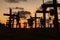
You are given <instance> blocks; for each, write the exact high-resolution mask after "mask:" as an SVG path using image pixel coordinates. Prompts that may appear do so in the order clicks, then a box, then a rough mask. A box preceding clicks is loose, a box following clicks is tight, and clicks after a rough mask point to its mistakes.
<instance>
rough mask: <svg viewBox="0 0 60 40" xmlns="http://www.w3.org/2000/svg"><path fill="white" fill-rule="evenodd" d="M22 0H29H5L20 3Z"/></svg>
mask: <svg viewBox="0 0 60 40" xmlns="http://www.w3.org/2000/svg"><path fill="white" fill-rule="evenodd" d="M20 1H27V0H5V2H8V3H19V2H20Z"/></svg>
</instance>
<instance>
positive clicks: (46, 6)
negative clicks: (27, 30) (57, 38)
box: [4, 0, 60, 29]
mask: <svg viewBox="0 0 60 40" xmlns="http://www.w3.org/2000/svg"><path fill="white" fill-rule="evenodd" d="M41 6H42V9H43V10H42V11H40V10H36V13H43V19H44V21H43V26H44V28H45V27H46V13H51V14H52V13H53V14H54V22H55V23H54V27H55V28H57V29H58V12H57V7H60V3H57V0H53V3H52V4H45V3H44V0H43V4H42V5H41ZM50 7H53V9H51V10H50V11H46V10H47V8H50ZM36 13H35V17H34V18H35V27H36V19H37V18H38V17H36ZM4 15H6V16H9V27H12V26H11V22H12V20H11V19H12V17H13V16H17V18H16V20H17V26H18V25H19V26H20V23H19V20H20V19H19V14H18V15H12V9H11V8H10V14H4ZM30 20H33V19H32V17H31V19H30ZM32 22H33V21H32ZM32 22H31V23H32ZM29 23H30V22H29ZM31 23H30V24H31ZM24 24H25V23H24ZM30 26H31V28H32V24H31V25H30Z"/></svg>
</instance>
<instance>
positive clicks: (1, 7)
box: [0, 0, 59, 23]
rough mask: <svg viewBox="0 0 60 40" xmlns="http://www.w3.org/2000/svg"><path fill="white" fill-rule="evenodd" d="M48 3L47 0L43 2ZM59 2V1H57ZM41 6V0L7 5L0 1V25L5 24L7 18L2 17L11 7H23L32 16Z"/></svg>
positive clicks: (29, 0) (2, 0) (3, 0)
mask: <svg viewBox="0 0 60 40" xmlns="http://www.w3.org/2000/svg"><path fill="white" fill-rule="evenodd" d="M46 1H49V0H45V2H46ZM58 1H59V0H58ZM41 4H42V0H27V1H26V2H23V1H21V2H19V3H8V2H5V0H0V20H1V22H2V23H6V20H7V19H8V17H6V16H3V14H4V13H9V8H10V7H11V8H13V7H23V8H24V9H25V10H26V11H30V12H31V13H32V16H34V13H35V12H36V9H37V8H39V7H40V5H41Z"/></svg>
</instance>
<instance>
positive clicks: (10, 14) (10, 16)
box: [4, 8, 12, 28]
mask: <svg viewBox="0 0 60 40" xmlns="http://www.w3.org/2000/svg"><path fill="white" fill-rule="evenodd" d="M4 15H5V16H9V28H11V18H12V9H11V8H10V13H9V14H4Z"/></svg>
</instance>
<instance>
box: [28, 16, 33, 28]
mask: <svg viewBox="0 0 60 40" xmlns="http://www.w3.org/2000/svg"><path fill="white" fill-rule="evenodd" d="M28 25H29V26H30V28H32V27H33V18H32V17H31V16H30V19H28Z"/></svg>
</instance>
